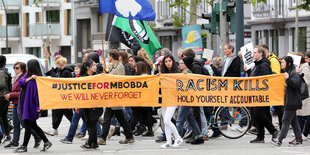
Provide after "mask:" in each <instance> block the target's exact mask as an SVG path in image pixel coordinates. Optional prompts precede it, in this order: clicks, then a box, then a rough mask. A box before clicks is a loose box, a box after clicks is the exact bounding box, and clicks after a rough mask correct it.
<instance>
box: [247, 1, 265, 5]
mask: <svg viewBox="0 0 310 155" xmlns="http://www.w3.org/2000/svg"><path fill="white" fill-rule="evenodd" d="M249 2H250V3H252V5H253V6H255V4H256V3H260V2H263V3H265V4H266V3H267V0H249Z"/></svg>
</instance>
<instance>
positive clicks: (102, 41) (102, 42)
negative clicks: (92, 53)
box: [99, 15, 104, 57]
mask: <svg viewBox="0 0 310 155" xmlns="http://www.w3.org/2000/svg"><path fill="white" fill-rule="evenodd" d="M99 22H100V33H101V44H102V51H103V52H104V40H103V32H102V16H101V15H100V21H99ZM103 57H104V55H103Z"/></svg>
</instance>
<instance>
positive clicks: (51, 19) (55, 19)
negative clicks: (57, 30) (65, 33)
mask: <svg viewBox="0 0 310 155" xmlns="http://www.w3.org/2000/svg"><path fill="white" fill-rule="evenodd" d="M59 18H60V17H59V10H52V11H46V22H47V23H59V21H60V20H59Z"/></svg>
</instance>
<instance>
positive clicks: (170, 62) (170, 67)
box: [158, 55, 183, 149]
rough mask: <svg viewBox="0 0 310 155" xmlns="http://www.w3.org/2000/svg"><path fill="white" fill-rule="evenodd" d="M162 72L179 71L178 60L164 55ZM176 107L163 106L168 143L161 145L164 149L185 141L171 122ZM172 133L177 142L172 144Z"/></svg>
mask: <svg viewBox="0 0 310 155" xmlns="http://www.w3.org/2000/svg"><path fill="white" fill-rule="evenodd" d="M161 73H163V74H166V73H179V69H178V66H177V64H176V62H175V61H174V58H173V56H171V55H166V56H165V57H164V59H163V63H162V65H161ZM158 75H160V74H158ZM176 108H177V107H176V106H174V107H161V112H162V117H163V120H164V124H165V135H166V139H167V143H165V144H163V145H161V146H160V147H161V148H162V149H167V148H171V147H178V146H180V145H181V143H182V142H183V139H182V138H181V136H180V135H179V132H178V130H177V128H176V127H175V125H174V124H173V123H172V122H171V118H172V116H173V115H174V112H175V110H176ZM171 134H173V135H174V138H175V142H174V144H173V145H172V140H171Z"/></svg>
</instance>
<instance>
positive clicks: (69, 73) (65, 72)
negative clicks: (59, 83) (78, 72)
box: [58, 66, 73, 78]
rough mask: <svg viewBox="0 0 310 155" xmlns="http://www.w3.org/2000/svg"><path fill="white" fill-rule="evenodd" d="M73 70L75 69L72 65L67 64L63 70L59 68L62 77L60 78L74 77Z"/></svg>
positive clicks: (59, 75)
mask: <svg viewBox="0 0 310 155" xmlns="http://www.w3.org/2000/svg"><path fill="white" fill-rule="evenodd" d="M72 72H73V70H72V69H71V68H70V67H68V66H66V67H65V68H64V69H63V70H60V69H59V74H58V77H60V78H72Z"/></svg>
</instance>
